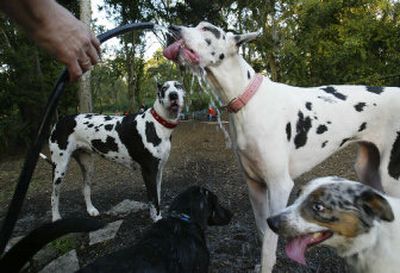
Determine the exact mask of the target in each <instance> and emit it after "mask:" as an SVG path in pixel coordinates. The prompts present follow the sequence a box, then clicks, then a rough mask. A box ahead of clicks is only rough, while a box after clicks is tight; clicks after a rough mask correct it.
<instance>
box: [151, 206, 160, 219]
mask: <svg viewBox="0 0 400 273" xmlns="http://www.w3.org/2000/svg"><path fill="white" fill-rule="evenodd" d="M150 218H151V220H153V222H157V221H158V220H161V219H162V216H161V213H157V210H156V209H155V208H154V206H152V205H150Z"/></svg>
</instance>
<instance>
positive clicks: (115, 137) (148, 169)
mask: <svg viewBox="0 0 400 273" xmlns="http://www.w3.org/2000/svg"><path fill="white" fill-rule="evenodd" d="M184 96H185V92H184V89H183V86H182V84H181V83H179V82H177V81H167V82H165V83H164V84H159V85H158V91H157V98H156V100H155V102H154V105H153V107H152V108H149V109H147V110H146V111H145V112H144V113H137V114H132V115H127V116H109V115H99V114H79V115H73V116H67V117H65V118H63V119H61V120H60V121H58V122H57V124H56V125H55V126H54V128H53V130H52V132H51V136H50V139H49V148H50V154H51V161H52V164H53V192H52V195H51V207H52V219H53V221H56V220H58V219H60V218H61V215H60V211H59V198H60V185H61V183H62V181H63V178H64V176H65V173H66V171H67V166H68V163H69V161H70V159H71V157H74V158H75V159H76V161H77V162H78V164H79V166H80V168H81V171H82V175H83V180H84V188H83V195H84V198H85V203H86V209H87V212H88V213H89V215H91V216H97V215H99V211H98V210H97V209H96V208H95V207H94V205H93V203H92V201H91V190H90V185H91V181H92V175H93V172H94V168H93V154H94V153H96V154H99V155H100V156H101V157H103V158H106V159H108V160H110V161H113V162H116V163H119V164H121V165H124V166H126V167H128V168H130V169H132V168H134V166H135V164H136V163H138V164H139V165H140V167H141V170H142V175H143V180H144V183H145V186H146V190H147V197H148V201H149V207H150V217H151V218H152V220H154V221H156V220H158V219H160V218H161V211H160V194H161V180H162V173H163V168H164V165H165V163H166V162H167V160H168V156H169V153H170V150H171V134H172V132H173V129H174V128H175V127H176V125H177V124H178V119H179V114H180V112H181V110H182V107H183V103H184ZM135 162H136V163H135Z"/></svg>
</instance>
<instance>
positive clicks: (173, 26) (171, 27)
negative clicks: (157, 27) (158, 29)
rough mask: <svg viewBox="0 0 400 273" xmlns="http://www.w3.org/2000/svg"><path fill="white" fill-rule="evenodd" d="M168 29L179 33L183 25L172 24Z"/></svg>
mask: <svg viewBox="0 0 400 273" xmlns="http://www.w3.org/2000/svg"><path fill="white" fill-rule="evenodd" d="M168 30H169V31H171V32H175V33H179V32H181V27H180V26H177V25H170V26H169V27H168Z"/></svg>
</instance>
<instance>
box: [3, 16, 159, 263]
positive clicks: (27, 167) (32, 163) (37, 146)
mask: <svg viewBox="0 0 400 273" xmlns="http://www.w3.org/2000/svg"><path fill="white" fill-rule="evenodd" d="M154 26H155V25H154V24H153V23H132V24H127V25H123V26H120V27H117V28H114V29H112V30H109V31H107V32H105V33H103V34H100V35H99V36H97V38H98V39H99V41H100V43H103V42H105V41H107V40H108V39H110V38H113V37H116V36H118V35H121V34H124V33H127V32H130V31H133V30H144V29H149V30H151V29H154ZM67 81H68V70H67V69H66V68H65V69H64V70H63V72H62V73H61V74H60V76H59V78H58V80H57V82H56V85H55V86H54V88H53V92H52V93H51V94H50V97H49V99H48V101H47V105H46V109H45V112H44V114H43V118H42V122H41V124H40V126H39V129H38V131H37V134H36V138H35V141H34V142H33V146H32V148H31V149H30V150H29V151H28V153H27V155H26V158H25V162H24V166H23V168H22V171H21V174H20V176H19V180H18V184H17V186H16V188H15V192H14V196H13V198H12V200H11V203H10V205H9V207H8V212H7V215H6V218H5V219H4V223H3V226H2V229H1V232H0V257H1V256H2V253H3V252H4V249H5V247H6V245H7V242H8V240H9V239H10V236H11V234H12V232H13V230H14V226H15V223H16V221H17V219H18V215H19V213H20V212H21V208H22V205H23V202H24V199H25V196H26V192H27V190H28V188H29V183H30V181H31V178H32V174H33V171H34V170H35V167H36V163H37V160H38V158H39V153H40V151H41V149H42V146H43V144H44V141H45V140H47V138H48V135H47V131H48V128H49V127H50V123H51V118H52V116H53V114H54V111H55V110H56V107H57V105H58V102H59V100H60V97H61V95H62V94H63V92H64V86H65V84H66V82H67Z"/></svg>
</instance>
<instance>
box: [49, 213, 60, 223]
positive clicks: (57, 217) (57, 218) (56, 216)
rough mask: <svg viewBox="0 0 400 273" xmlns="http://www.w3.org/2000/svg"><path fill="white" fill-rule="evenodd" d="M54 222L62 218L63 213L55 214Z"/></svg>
mask: <svg viewBox="0 0 400 273" xmlns="http://www.w3.org/2000/svg"><path fill="white" fill-rule="evenodd" d="M51 220H52V221H53V222H55V221H58V220H61V215H60V214H53V217H52V219H51Z"/></svg>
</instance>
